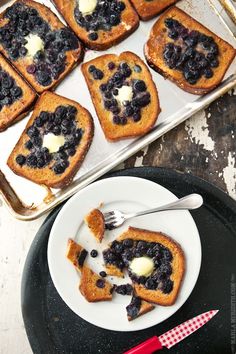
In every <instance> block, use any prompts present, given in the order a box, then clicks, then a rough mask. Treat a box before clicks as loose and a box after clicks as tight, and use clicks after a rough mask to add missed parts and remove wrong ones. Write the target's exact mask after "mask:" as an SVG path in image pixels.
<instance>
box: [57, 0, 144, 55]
mask: <svg viewBox="0 0 236 354" xmlns="http://www.w3.org/2000/svg"><path fill="white" fill-rule="evenodd" d="M122 1H123V2H124V3H125V5H126V8H125V10H124V11H123V12H122V14H121V23H120V24H119V25H117V26H114V27H112V29H111V30H110V31H101V30H100V31H98V39H97V40H96V41H91V40H89V39H88V33H89V32H87V31H86V30H85V29H84V28H83V27H81V26H79V25H78V23H77V22H76V20H75V18H74V8H75V5H76V0H71V1H67V0H52V2H53V3H54V4H55V6H56V8H57V9H58V11H59V12H60V13H61V15H62V16H63V17H64V19H65V20H66V22H67V23H68V25H69V26H70V27H71V29H72V30H73V31H74V32H75V33H76V35H77V36H78V37H79V38H80V39H81V40H82V41H83V42H84V43H85V45H86V46H87V47H88V48H91V49H95V50H105V49H108V48H110V47H112V46H114V45H115V44H118V43H120V42H121V41H123V40H124V39H125V38H127V37H128V36H129V35H130V34H131V33H133V32H134V31H135V30H136V29H137V28H138V26H139V18H138V16H137V14H136V12H135V11H134V9H133V8H132V6H131V5H130V3H129V1H128V0H122Z"/></svg>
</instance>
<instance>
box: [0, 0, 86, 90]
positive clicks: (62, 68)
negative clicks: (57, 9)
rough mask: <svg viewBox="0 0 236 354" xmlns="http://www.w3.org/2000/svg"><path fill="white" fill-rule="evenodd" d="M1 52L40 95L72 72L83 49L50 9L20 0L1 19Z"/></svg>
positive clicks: (29, 0) (29, 1) (30, 1)
mask: <svg viewBox="0 0 236 354" xmlns="http://www.w3.org/2000/svg"><path fill="white" fill-rule="evenodd" d="M0 52H2V53H3V54H4V55H5V56H6V57H7V58H8V59H9V60H10V61H11V63H12V64H13V65H14V66H15V67H16V68H17V70H18V71H19V72H20V73H21V74H22V75H23V76H24V77H25V78H26V79H27V80H28V81H29V83H30V84H31V85H32V86H33V87H34V88H35V90H36V91H37V92H39V93H40V92H43V91H45V90H47V89H49V88H51V87H53V86H55V85H56V84H58V83H59V82H60V81H61V79H62V78H63V77H64V76H65V75H66V74H67V73H68V72H69V71H70V70H72V68H73V67H74V66H75V64H76V63H77V62H78V60H79V59H80V57H81V45H80V43H79V40H78V38H77V37H76V36H75V35H74V33H73V32H72V31H71V30H70V29H68V28H67V27H65V26H64V25H63V24H62V22H61V21H60V20H59V19H58V18H57V17H56V15H55V14H54V13H53V12H52V11H51V10H50V9H49V8H47V7H46V6H44V5H42V4H39V3H37V2H34V1H32V0H17V1H16V2H15V3H14V4H13V5H12V6H10V7H8V8H7V9H6V10H5V11H4V12H3V13H2V14H1V15H0Z"/></svg>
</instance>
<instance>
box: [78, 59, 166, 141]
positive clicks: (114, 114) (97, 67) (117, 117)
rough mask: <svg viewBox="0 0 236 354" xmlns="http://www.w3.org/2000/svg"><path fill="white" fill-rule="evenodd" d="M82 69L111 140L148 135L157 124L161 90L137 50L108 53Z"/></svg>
mask: <svg viewBox="0 0 236 354" xmlns="http://www.w3.org/2000/svg"><path fill="white" fill-rule="evenodd" d="M82 72H83V75H84V77H85V79H86V82H87V86H88V88H89V91H90V95H91V98H92V101H93V104H94V107H95V109H96V112H97V115H98V118H99V121H100V124H101V127H102V129H103V132H104V134H105V137H106V139H107V140H109V141H118V140H121V139H125V138H132V137H136V136H140V135H144V134H145V133H147V132H148V131H149V130H150V129H151V128H152V127H153V126H154V124H155V122H156V119H157V117H158V115H159V113H160V105H159V99H158V93H157V89H156V86H155V84H154V82H153V80H152V76H151V74H150V72H149V69H148V68H147V66H146V65H145V63H144V62H143V61H142V60H141V59H140V58H139V57H138V56H137V55H136V54H134V53H132V52H123V53H121V54H120V55H115V54H105V55H102V56H100V57H97V58H95V59H93V60H90V61H89V62H86V63H84V64H82Z"/></svg>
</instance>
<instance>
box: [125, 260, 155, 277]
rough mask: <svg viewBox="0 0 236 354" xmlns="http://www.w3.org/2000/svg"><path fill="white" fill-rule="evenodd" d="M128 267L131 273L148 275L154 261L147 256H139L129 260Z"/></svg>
mask: <svg viewBox="0 0 236 354" xmlns="http://www.w3.org/2000/svg"><path fill="white" fill-rule="evenodd" d="M129 268H130V270H131V272H132V273H135V274H136V275H138V276H145V277H148V276H149V275H151V274H152V272H153V270H154V263H153V260H152V259H151V258H149V257H139V258H134V259H133V260H132V261H131V263H130V265H129Z"/></svg>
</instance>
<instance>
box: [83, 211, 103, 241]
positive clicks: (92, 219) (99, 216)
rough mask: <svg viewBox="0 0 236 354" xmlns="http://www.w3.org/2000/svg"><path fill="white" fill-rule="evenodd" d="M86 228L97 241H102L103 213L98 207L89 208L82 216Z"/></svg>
mask: <svg viewBox="0 0 236 354" xmlns="http://www.w3.org/2000/svg"><path fill="white" fill-rule="evenodd" d="M84 221H85V222H86V224H87V225H88V228H89V229H90V231H91V232H92V234H93V235H94V237H95V238H96V240H97V241H98V242H102V239H103V236H104V232H105V221H104V216H103V213H102V212H101V211H100V210H99V209H93V210H91V211H90V212H89V213H88V214H87V215H86V216H85V218H84Z"/></svg>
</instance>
